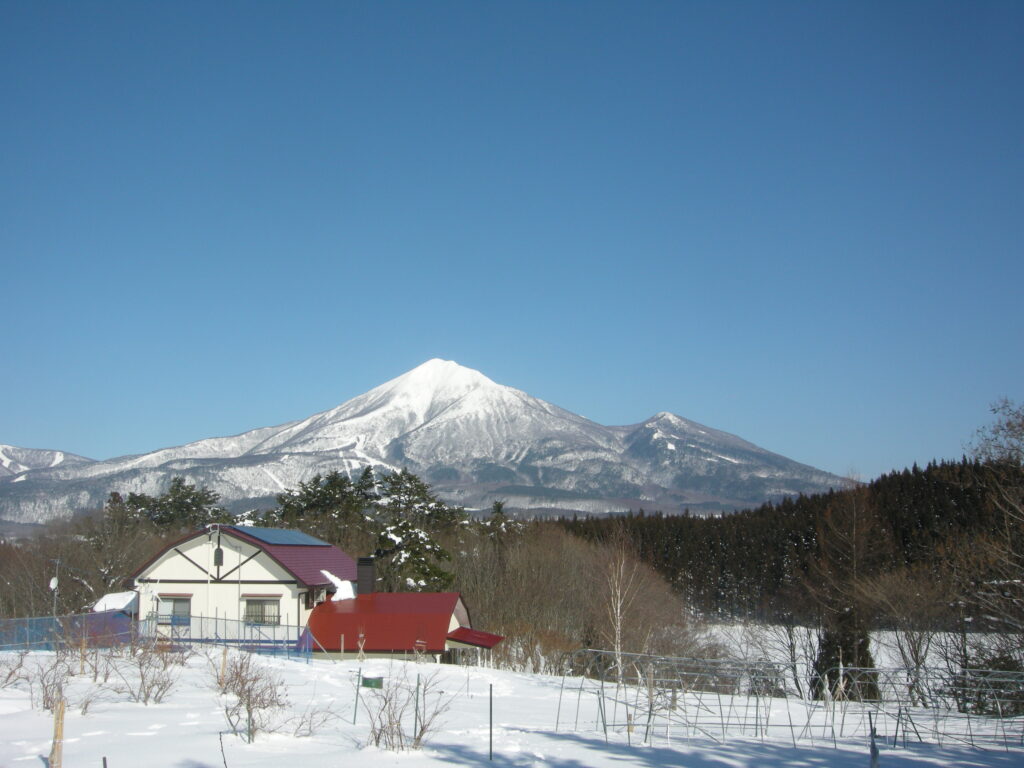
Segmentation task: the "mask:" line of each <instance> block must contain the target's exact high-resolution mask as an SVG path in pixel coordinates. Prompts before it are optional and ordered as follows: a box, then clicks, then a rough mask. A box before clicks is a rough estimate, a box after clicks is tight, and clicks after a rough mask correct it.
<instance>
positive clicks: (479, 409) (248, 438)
mask: <svg viewBox="0 0 1024 768" xmlns="http://www.w3.org/2000/svg"><path fill="white" fill-rule="evenodd" d="M58 454H59V452H55V451H34V452H33V451H26V450H25V449H18V448H13V447H10V446H4V447H3V448H2V450H0V467H2V473H0V518H3V519H7V520H11V521H16V522H40V521H45V520H48V519H51V518H53V517H58V516H63V515H64V514H67V512H68V511H82V510H86V509H91V508H97V507H99V506H101V505H102V504H103V502H104V501H105V499H106V498H107V495H108V494H109V493H110V491H114V490H116V491H119V492H121V493H122V494H124V493H128V492H132V491H134V492H140V493H150V494H157V493H160V492H162V491H163V490H164V489H165V488H166V487H167V485H168V484H169V482H170V479H171V478H172V477H174V476H176V475H181V476H183V477H185V478H186V480H187V481H188V482H191V483H196V484H200V485H205V486H207V487H209V488H211V489H213V490H215V491H216V492H217V493H219V494H220V495H221V497H222V500H223V502H224V503H226V504H227V505H228V506H229V507H230V508H232V509H235V510H239V511H240V510H243V509H250V508H253V507H268V506H272V505H273V499H274V496H275V495H276V494H278V493H280V492H281V491H283V490H285V489H286V488H293V487H295V486H296V485H297V484H298V483H299V482H300V481H304V480H308V479H309V478H310V477H312V476H313V475H314V474H316V473H321V474H323V473H326V472H330V471H332V470H339V471H343V472H349V473H356V472H360V471H362V469H363V468H364V467H366V466H373V467H374V468H375V469H377V470H379V471H394V470H398V469H401V468H408V469H410V470H411V471H413V472H415V473H417V474H419V475H420V476H422V477H423V478H424V479H426V480H427V481H428V482H430V483H431V484H432V485H433V486H434V488H435V490H436V491H437V492H438V493H439V495H440V496H441V497H442V498H444V499H446V500H448V501H450V502H453V503H458V504H462V505H465V506H467V507H471V508H483V507H487V506H489V505H490V503H491V502H493V501H494V500H496V499H501V500H504V501H505V502H506V503H507V505H508V506H509V507H510V508H517V509H521V510H530V511H533V512H539V511H553V510H563V511H566V512H573V511H576V512H585V513H588V512H593V513H607V512H614V511H625V510H627V509H637V508H640V507H643V508H645V509H649V510H653V509H660V510H663V511H665V512H676V511H679V510H681V509H684V508H689V509H692V510H694V511H701V510H703V511H718V510H721V509H733V508H737V507H742V506H752V505H756V504H759V503H761V502H763V501H765V500H767V499H776V498H780V497H782V496H786V495H795V494H797V493H813V492H817V491H823V490H827V489H828V488H829V487H838V485H840V484H841V480H840V478H837V477H835V476H833V475H829V474H828V473H825V472H821V471H819V470H816V469H814V468H812V467H808V466H805V465H802V464H798V463H796V462H793V461H790V460H789V459H786V458H784V457H782V456H779V455H777V454H773V453H770V452H768V451H766V450H764V449H762V448H759V447H758V446H756V445H753V444H751V443H749V442H747V441H745V440H742V439H741V438H739V437H736V436H735V435H730V434H728V433H725V432H721V431H718V430H714V429H711V428H710V427H705V426H703V425H700V424H697V423H696V422H692V421H689V420H687V419H684V418H682V417H680V416H677V415H675V414H672V413H668V412H661V413H658V414H656V415H655V416H652V417H651V418H650V419H647V420H646V421H644V422H642V423H640V424H634V425H629V426H615V427H606V426H602V425H600V424H597V423H595V422H593V421H590V420H588V419H585V418H583V417H582V416H579V415H577V414H574V413H571V412H570V411H566V410H564V409H562V408H559V407H558V406H555V405H552V404H551V403H547V402H545V401H543V400H540V399H538V398H535V397H532V396H531V395H528V394H527V393H525V392H522V391H521V390H518V389H514V388H512V387H507V386H504V385H501V384H497V383H495V382H494V381H492V380H491V379H489V378H487V377H486V376H485V375H484V374H482V373H480V372H478V371H475V370H472V369H470V368H465V367H463V366H460V365H458V364H457V363H454V362H451V361H445V360H437V359H435V360H429V361H427V362H426V363H423V364H422V365H420V366H418V367H417V368H414V369H413V370H411V371H409V372H407V373H405V374H403V375H401V376H398V377H397V378H395V379H392V380H391V381H388V382H385V383H384V384H381V385H380V386H377V387H374V388H373V389H371V390H370V391H368V392H366V393H364V394H362V395H359V396H357V397H354V398H352V399H351V400H348V401H347V402H345V403H342V404H341V405H339V406H337V407H335V408H332V409H330V410H327V411H323V412H321V413H317V414H314V415H312V416H309V417H308V418H305V419H301V420H298V421H292V422H288V423H285V424H281V425H278V426H275V427H262V428H259V429H254V430H251V431H249V432H244V433H242V434H239V435H235V436H231V437H215V438H208V439H205V440H199V441H196V442H193V443H188V444H186V445H182V446H177V447H172V448H163V449H160V450H157V451H153V452H151V453H147V454H141V455H136V456H122V457H118V458H114V459H109V460H106V461H91V460H89V459H84V458H82V457H77V456H72V455H71V454H60V455H61V458H60V459H58V458H57V455H58Z"/></svg>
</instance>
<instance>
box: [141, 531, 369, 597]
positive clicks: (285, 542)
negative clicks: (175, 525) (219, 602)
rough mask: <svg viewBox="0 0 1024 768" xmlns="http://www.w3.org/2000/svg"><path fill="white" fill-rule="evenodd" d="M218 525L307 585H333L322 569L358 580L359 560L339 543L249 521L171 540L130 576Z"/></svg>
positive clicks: (223, 533) (345, 577) (342, 577)
mask: <svg viewBox="0 0 1024 768" xmlns="http://www.w3.org/2000/svg"><path fill="white" fill-rule="evenodd" d="M217 529H219V530H220V532H221V534H222V535H227V536H231V537H233V538H236V539H239V540H241V541H244V542H246V543H248V544H251V545H252V546H254V547H257V548H258V549H261V550H263V551H264V552H266V554H267V555H268V556H269V557H270V559H272V560H274V561H275V562H276V563H277V564H278V565H280V566H281V567H282V568H284V569H285V570H286V571H287V572H288V573H290V574H291V575H292V576H294V577H295V579H296V581H298V582H299V583H300V584H302V585H303V586H306V587H320V586H331V581H330V580H329V579H328V578H327V577H326V576H324V574H323V573H322V571H329V572H330V573H332V574H334V575H335V576H337V577H338V578H339V579H342V580H343V581H355V578H356V562H355V560H353V559H352V558H351V557H349V556H348V555H346V554H345V553H344V552H342V551H341V550H340V549H338V548H337V547H335V546H333V545H331V544H328V543H327V542H326V541H321V540H320V539H317V538H315V537H313V536H310V535H309V534H308V533H303V532H302V531H294V530H290V529H285V528H257V527H254V526H246V525H218V526H216V528H215V527H214V526H210V527H209V528H203V529H202V530H199V531H193V532H192V533H190V534H188V535H186V536H183V537H181V538H180V539H177V540H176V541H173V542H171V543H170V544H168V545H167V546H165V547H164V548H163V549H161V550H160V551H159V552H157V553H156V554H155V555H153V557H151V558H149V560H147V561H146V562H145V563H143V564H142V565H141V566H140V567H139V568H138V569H137V570H136V571H135V572H134V573H133V574H132V575H131V578H132V579H135V578H138V576H139V574H140V573H142V572H143V571H145V570H146V569H147V568H148V567H149V566H151V565H152V564H153V563H155V562H156V561H157V560H159V559H160V558H161V557H163V555H165V554H166V553H167V552H170V551H171V550H172V549H174V548H175V547H178V546H180V545H181V544H184V543H185V542H186V541H191V540H192V539H195V538H198V537H199V536H207V535H210V534H211V533H212V532H214V531H215V530H217Z"/></svg>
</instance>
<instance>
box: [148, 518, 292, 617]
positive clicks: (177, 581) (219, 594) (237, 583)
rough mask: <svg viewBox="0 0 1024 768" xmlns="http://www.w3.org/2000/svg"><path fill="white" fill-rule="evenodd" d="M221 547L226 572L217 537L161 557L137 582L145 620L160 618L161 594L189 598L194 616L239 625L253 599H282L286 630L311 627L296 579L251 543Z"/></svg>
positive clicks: (225, 538) (223, 541)
mask: <svg viewBox="0 0 1024 768" xmlns="http://www.w3.org/2000/svg"><path fill="white" fill-rule="evenodd" d="M220 546H221V549H222V550H223V551H224V563H223V565H221V566H220V568H218V567H216V566H215V565H214V564H213V562H214V561H213V558H214V555H213V553H214V550H215V549H216V548H217V536H216V534H215V535H213V536H211V537H207V536H198V537H196V538H194V539H190V540H188V541H186V542H183V543H181V544H179V545H177V546H176V547H175V548H173V549H170V550H168V551H167V552H165V553H164V554H163V555H161V556H160V558H159V559H157V560H156V561H155V562H154V563H153V564H152V565H150V566H149V567H148V568H146V570H145V571H143V572H142V573H141V574H139V576H138V578H136V580H135V586H136V589H137V590H138V592H139V615H140V616H141V617H146V616H149V615H150V614H151V613H155V612H156V611H157V600H158V598H159V595H161V594H163V595H189V596H191V600H192V605H191V608H192V611H191V612H192V615H193V616H206V617H210V618H214V617H216V618H227V619H232V620H236V621H238V620H241V619H242V618H243V617H244V614H245V601H246V596H247V595H248V596H250V598H251V599H266V600H272V599H275V598H277V599H279V600H280V621H281V624H287V625H292V626H295V625H298V626H305V624H306V619H307V618H309V613H310V611H309V610H307V609H306V607H305V598H304V594H305V592H306V588H305V587H302V586H301V585H299V584H298V583H297V582H296V580H295V577H294V576H292V575H291V574H290V573H288V572H287V571H286V570H285V569H284V568H282V567H281V566H280V565H278V564H277V563H276V562H274V560H273V559H271V557H270V556H269V555H268V554H267V553H266V552H263V551H262V550H260V549H259V548H258V547H255V546H253V545H252V544H249V543H248V542H245V541H241V540H240V539H236V538H234V537H233V536H229V535H227V534H223V535H221V536H220ZM253 555H255V556H253ZM190 561H191V562H190ZM239 566H240V567H239ZM218 577H219V578H218Z"/></svg>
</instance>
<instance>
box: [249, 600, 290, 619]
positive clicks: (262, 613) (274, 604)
mask: <svg viewBox="0 0 1024 768" xmlns="http://www.w3.org/2000/svg"><path fill="white" fill-rule="evenodd" d="M245 623H246V624H280V623H281V599H280V598H265V597H261V598H246V600H245Z"/></svg>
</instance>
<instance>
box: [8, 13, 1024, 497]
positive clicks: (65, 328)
mask: <svg viewBox="0 0 1024 768" xmlns="http://www.w3.org/2000/svg"><path fill="white" fill-rule="evenodd" d="M1022 40H1024V3H1020V2H1006V3H994V2H961V3H942V2H930V1H929V2H920V3H918V2H899V3H891V2H878V3H860V2H857V3H854V2H848V3H842V2H826V3H822V2H817V1H815V2H770V3H769V2H665V3H662V2H639V3H634V2H618V3H604V2H594V1H592V0H586V2H584V1H583V0H580V2H520V1H517V2H514V3H512V2H507V3H498V2H475V1H474V2H468V1H467V2H454V3H451V2H427V3H410V2H372V3H371V2H362V3H346V2H340V1H332V2H323V3H319V2H300V3H281V2H270V3H262V2H250V1H249V0H246V2H238V3H225V2H217V3H208V2H174V3H139V2H134V1H133V2H121V3H115V2H61V3H52V2H10V1H8V0H4V1H3V2H2V3H0V73H2V74H0V105H2V107H0V108H2V118H0V317H2V325H0V328H2V334H3V335H2V345H0V442H4V443H11V444H14V445H21V446H24V447H32V448H54V449H61V450H67V451H72V452H75V453H80V454H84V455H87V456H91V457H93V458H109V457H111V456H115V455H120V454H126V453H136V452H144V451H150V450H154V449H156V448H160V447H165V446H169V445H177V444H181V443H185V442H189V441H192V440H197V439H200V438H204V437H212V436H219V435H228V434H234V433H238V432H242V431H245V430H247V429H250V428H254V427H258V426H266V425H272V424H278V423H281V422H284V421H288V420H291V419H297V418H302V417H305V416H307V415H310V414H312V413H314V412H316V411H320V410H324V409H327V408H330V407H333V406H335V405H337V404H339V403H341V402H343V401H345V400H347V399H348V398H350V397H353V396H355V395H357V394H360V393H362V392H364V391H366V390H367V389H369V388H371V387H373V386H375V385H377V384H380V383H382V382H383V381H385V380H387V379H389V378H392V377H394V376H397V375H399V374H401V373H403V372H405V371H406V370H408V369H410V368H412V367H414V366H416V365H418V364H419V363H422V362H424V361H425V360H427V359H428V358H431V357H442V358H445V359H451V360H455V361H457V362H459V363H461V364H463V365H466V366H469V367H472V368H476V369H478V370H480V371H482V372H483V373H485V374H487V375H488V376H490V377H491V378H492V379H494V380H495V381H498V382H499V383H502V384H508V385H511V386H515V387H518V388H520V389H523V390H526V391H527V392H529V393H530V394H532V395H535V396H537V397H541V398H543V399H545V400H548V401H551V402H553V403H555V404H557V405H560V406H562V407H564V408H567V409H569V410H572V411H575V412H577V413H580V414H582V415H584V416H587V417H588V418H591V419H594V420H596V421H599V422H601V423H604V424H628V423H635V422H638V421H640V420H642V419H644V418H646V417H648V416H650V415H652V414H654V413H656V412H658V411H662V410H666V411H672V412H674V413H677V414H679V415H682V416H685V417H687V418H691V419H694V420H696V421H700V422H702V423H704V424H707V425H709V426H712V427H716V428H719V429H724V430H726V431H729V432H733V433H735V434H738V435H740V436H741V437H744V438H746V439H748V440H751V441H753V442H755V443H758V444H759V445H762V446H763V447H765V448H768V449H769V450H773V451H776V452H779V453H782V454H784V455H786V456H789V457H791V458H794V459H797V460H799V461H803V462H806V463H809V464H812V465H815V466H818V467H821V468H823V469H827V470H831V471H834V472H837V473H844V474H845V473H847V472H849V471H851V470H852V471H855V472H857V473H859V474H860V476H862V477H865V478H869V477H873V476H875V475H877V474H879V473H881V472H885V471H888V470H890V469H892V468H902V467H904V466H907V465H910V464H912V463H913V462H915V461H916V462H919V463H925V462H927V461H929V460H930V459H932V458H947V457H948V458H958V457H959V455H960V454H961V452H962V448H963V444H964V442H965V441H967V440H969V439H970V437H971V435H972V434H973V432H974V430H975V429H976V428H977V427H979V426H981V425H982V424H985V423H987V422H988V421H989V414H988V410H987V409H988V405H989V403H991V402H992V401H993V400H995V399H997V398H999V397H1003V396H1007V397H1010V398H1014V399H1017V400H1018V401H1019V400H1021V399H1024V354H1022V353H1024V321H1022V316H1024V312H1022V308H1021V289H1022V285H1024V258H1022V252H1021V251H1022V244H1024V44H1022Z"/></svg>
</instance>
